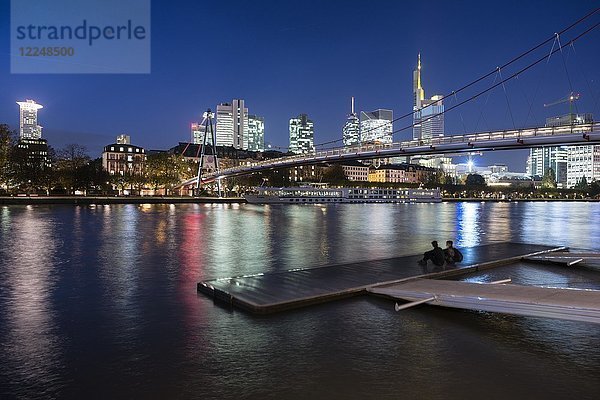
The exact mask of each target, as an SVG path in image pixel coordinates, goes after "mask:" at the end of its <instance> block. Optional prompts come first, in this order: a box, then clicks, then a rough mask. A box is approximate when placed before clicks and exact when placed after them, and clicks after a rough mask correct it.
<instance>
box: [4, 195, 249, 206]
mask: <svg viewBox="0 0 600 400" xmlns="http://www.w3.org/2000/svg"><path fill="white" fill-rule="evenodd" d="M245 202H246V200H244V198H242V197H176V196H6V197H0V205H35V204H73V205H88V204H197V203H220V204H236V203H245Z"/></svg>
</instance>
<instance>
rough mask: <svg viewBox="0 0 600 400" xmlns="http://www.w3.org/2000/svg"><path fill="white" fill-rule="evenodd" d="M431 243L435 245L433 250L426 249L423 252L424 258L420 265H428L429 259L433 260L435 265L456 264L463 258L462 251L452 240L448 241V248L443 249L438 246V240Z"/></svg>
mask: <svg viewBox="0 0 600 400" xmlns="http://www.w3.org/2000/svg"><path fill="white" fill-rule="evenodd" d="M431 245H432V246H433V250H430V251H426V252H425V254H423V259H422V260H420V261H419V265H427V261H428V260H431V262H432V263H433V264H434V265H437V266H438V267H441V266H443V265H444V264H445V263H446V264H455V263H457V262H461V261H462V260H463V255H462V253H461V252H460V250H458V249H457V248H455V247H454V243H453V242H452V240H448V241H447V242H446V248H445V249H443V250H442V248H441V247H439V246H438V242H437V240H434V241H433V242H431Z"/></svg>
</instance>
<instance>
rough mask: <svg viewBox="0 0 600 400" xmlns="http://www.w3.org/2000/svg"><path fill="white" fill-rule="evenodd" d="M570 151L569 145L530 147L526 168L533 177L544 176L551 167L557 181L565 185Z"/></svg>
mask: <svg viewBox="0 0 600 400" xmlns="http://www.w3.org/2000/svg"><path fill="white" fill-rule="evenodd" d="M579 147H582V146H579ZM583 147H585V146H583ZM568 151H569V148H568V147H567V146H554V147H535V148H532V149H529V157H527V167H526V168H525V170H526V172H527V174H528V175H529V176H531V177H535V176H537V177H543V176H544V175H545V174H546V172H547V171H548V170H549V169H552V171H553V172H554V179H555V180H556V183H557V184H560V185H565V184H567V167H568Z"/></svg>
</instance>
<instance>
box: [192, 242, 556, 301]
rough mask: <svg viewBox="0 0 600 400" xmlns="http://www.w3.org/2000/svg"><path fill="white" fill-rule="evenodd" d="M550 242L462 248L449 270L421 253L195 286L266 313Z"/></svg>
mask: <svg viewBox="0 0 600 400" xmlns="http://www.w3.org/2000/svg"><path fill="white" fill-rule="evenodd" d="M562 249H564V248H563V247H561V248H552V247H550V246H541V245H532V244H518V243H498V244H490V245H485V246H477V247H470V248H465V249H461V250H462V252H463V255H464V260H463V262H462V263H461V264H460V266H457V267H453V268H452V269H446V270H442V269H441V268H438V269H434V268H433V267H432V266H431V263H429V266H428V267H421V266H419V265H418V263H417V261H418V260H419V259H420V258H421V256H420V255H413V256H404V257H394V258H387V259H380V260H372V261H360V262H354V263H347V264H338V265H329V266H324V267H317V268H307V269H296V270H290V271H284V272H273V273H265V274H259V275H253V276H242V277H232V278H221V279H213V280H207V281H204V282H200V283H198V291H201V292H204V293H206V294H209V295H211V296H213V297H214V298H216V299H219V300H224V301H226V302H228V303H230V304H232V305H235V306H238V307H241V308H244V309H246V310H249V311H252V312H256V313H270V312H275V311H280V310H285V309H289V308H295V307H300V306H303V305H308V304H313V303H321V302H325V301H329V300H333V299H337V298H341V297H347V296H351V295H355V294H359V293H366V289H367V288H368V287H370V286H373V285H380V284H384V283H393V282H397V281H400V280H405V279H410V278H414V277H418V276H421V277H422V276H426V277H428V278H433V277H442V276H450V275H457V274H462V273H466V272H471V271H475V270H478V269H485V268H491V267H493V266H498V265H505V264H507V263H511V262H514V261H517V260H520V259H521V258H522V257H525V256H531V255H535V254H542V253H545V252H550V251H557V250H562Z"/></svg>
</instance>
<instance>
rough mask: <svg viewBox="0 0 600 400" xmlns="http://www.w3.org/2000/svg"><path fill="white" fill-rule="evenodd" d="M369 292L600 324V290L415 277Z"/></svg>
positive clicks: (432, 303) (399, 297) (455, 305)
mask: <svg viewBox="0 0 600 400" xmlns="http://www.w3.org/2000/svg"><path fill="white" fill-rule="evenodd" d="M368 291H369V292H370V293H374V294H378V295H383V296H387V297H391V298H394V299H402V300H409V301H419V300H424V299H428V298H432V297H435V300H432V301H429V302H427V304H431V305H436V306H443V307H452V308H462V309H468V310H482V311H492V312H501V313H507V314H517V315H528V316H534V317H545V318H560V319H567V320H572V321H586V322H594V323H597V324H598V323H600V291H599V290H578V289H564V288H562V289H557V288H547V287H536V286H522V285H512V284H508V285H490V284H482V283H469V282H456V281H444V280H435V279H414V280H411V281H407V282H401V283H397V284H393V285H386V286H384V287H376V288H370V289H369V290H368Z"/></svg>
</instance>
